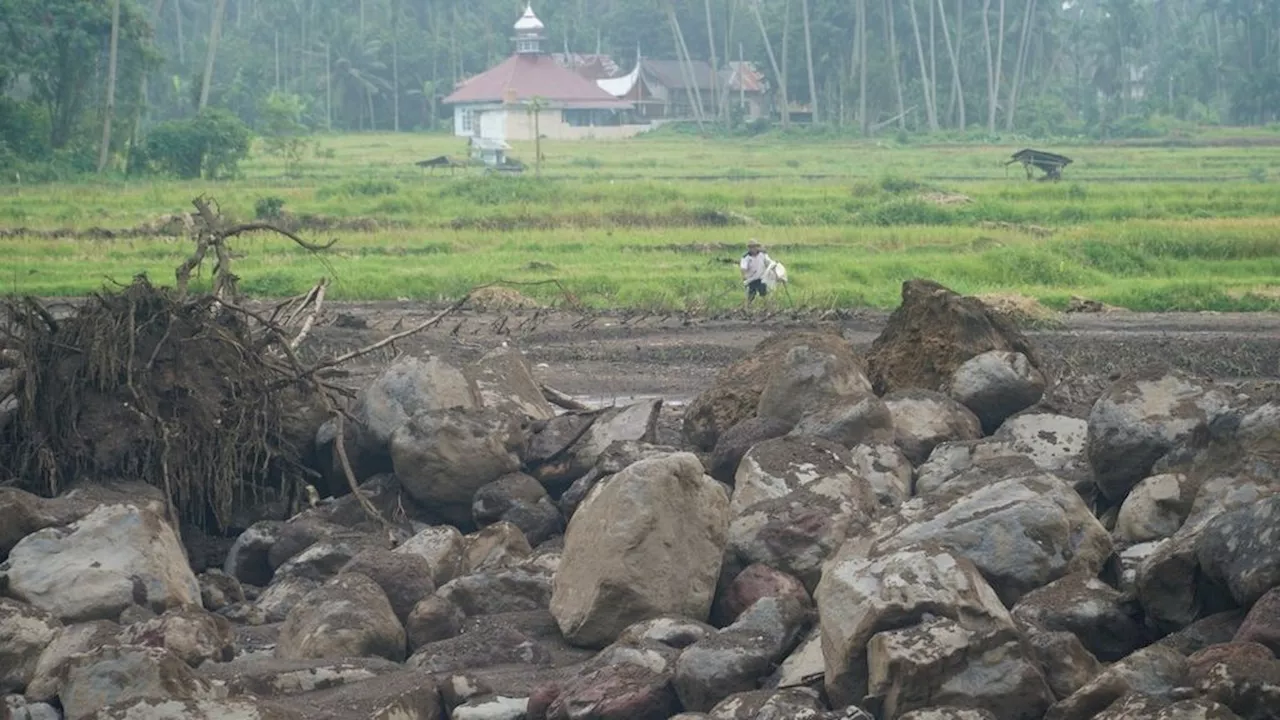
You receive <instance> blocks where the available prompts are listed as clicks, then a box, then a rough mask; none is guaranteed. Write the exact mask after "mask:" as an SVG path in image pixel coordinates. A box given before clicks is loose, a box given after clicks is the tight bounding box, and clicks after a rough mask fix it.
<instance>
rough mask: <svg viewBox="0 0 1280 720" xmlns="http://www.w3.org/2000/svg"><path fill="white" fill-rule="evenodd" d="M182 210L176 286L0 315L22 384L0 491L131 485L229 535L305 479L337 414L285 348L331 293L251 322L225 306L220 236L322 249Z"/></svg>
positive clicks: (0, 340)
mask: <svg viewBox="0 0 1280 720" xmlns="http://www.w3.org/2000/svg"><path fill="white" fill-rule="evenodd" d="M194 204H195V206H196V209H197V210H198V212H199V215H198V217H199V219H200V221H199V222H198V224H197V226H196V227H195V228H193V230H192V240H193V242H194V243H195V245H196V248H195V254H194V255H193V256H192V258H191V259H189V260H188V261H186V262H184V263H183V264H182V265H181V266H180V267H179V268H178V269H177V272H176V276H177V281H178V287H177V288H176V289H169V288H162V287H157V286H155V285H153V284H152V283H151V282H150V281H148V280H147V279H146V278H145V277H142V276H139V277H137V278H135V279H134V281H133V283H132V284H131V285H128V286H125V287H123V288H122V289H120V290H118V291H114V290H113V291H104V292H100V293H96V294H94V295H92V296H90V297H89V298H88V299H87V300H86V301H85V302H84V303H82V304H80V305H79V306H78V307H77V308H76V309H75V311H74V312H73V313H72V314H71V315H70V316H69V317H63V318H56V317H55V316H54V315H53V313H51V312H50V311H49V310H48V309H46V308H45V307H44V306H43V305H42V304H40V303H39V302H38V301H37V300H35V299H34V298H18V299H10V300H8V301H6V302H5V304H4V306H3V308H0V313H2V316H0V320H3V324H0V347H2V348H3V350H4V358H5V360H6V363H7V364H8V365H10V366H13V367H10V368H9V372H10V373H13V372H14V370H16V377H17V378H18V382H16V383H11V384H12V385H14V386H15V387H14V388H12V389H11V391H12V392H13V393H14V395H13V397H14V398H15V399H16V406H17V407H16V409H14V408H12V407H11V409H10V412H11V413H12V414H11V415H10V420H9V422H0V485H16V486H18V487H22V488H24V489H26V490H29V491H32V492H35V493H37V494H41V495H55V494H57V493H59V492H61V491H63V490H65V489H67V488H68V487H69V486H71V485H72V484H74V483H76V482H78V481H81V480H88V481H139V480H140V481H143V482H146V483H148V484H150V485H154V486H156V487H158V488H161V489H163V490H164V491H165V494H166V496H167V497H168V498H169V500H170V502H171V511H173V512H175V514H176V515H178V516H179V518H180V519H181V520H182V521H184V522H188V523H192V524H195V525H198V526H200V527H203V528H212V527H216V528H218V529H225V528H226V527H228V526H229V525H230V524H231V522H232V519H233V516H234V514H235V513H236V512H237V511H238V510H239V509H241V508H247V507H255V506H258V505H260V504H263V503H269V502H274V501H278V500H283V501H286V502H288V503H290V504H292V503H293V502H294V501H295V499H296V498H298V497H299V495H300V490H301V489H302V485H303V483H304V482H306V480H307V478H308V476H314V475H315V473H314V471H312V470H310V469H308V467H307V465H308V460H309V458H308V457H307V453H308V448H310V447H311V444H312V440H313V438H314V433H315V428H316V427H317V426H318V425H319V424H320V423H321V422H323V421H324V419H325V417H326V416H327V415H330V414H333V413H336V412H338V410H337V409H336V408H337V407H338V405H337V404H336V403H335V400H336V399H337V398H336V392H337V391H336V390H335V389H334V388H332V387H331V386H329V385H326V384H325V382H324V381H323V379H322V378H321V375H322V372H321V370H323V368H321V367H320V366H314V367H311V368H305V367H303V366H302V365H301V364H300V363H299V361H298V359H297V357H296V356H295V355H294V352H293V351H294V348H296V347H297V345H298V344H299V343H300V342H301V341H302V339H303V338H304V337H305V335H306V333H307V332H308V331H309V330H310V329H311V327H312V323H313V321H314V319H315V315H316V313H317V312H318V311H319V309H320V305H321V304H322V303H323V299H324V289H325V287H326V286H327V283H326V281H324V280H322V281H321V282H320V284H319V285H317V286H316V287H315V288H314V289H313V290H312V291H311V292H310V293H308V294H306V295H305V296H302V297H301V298H295V299H294V300H293V301H290V302H288V303H285V304H284V305H281V306H279V307H277V308H276V312H275V313H274V314H272V315H271V317H263V316H262V315H259V314H257V313H254V312H252V311H250V310H247V309H244V308H242V307H241V306H239V305H237V304H236V302H237V297H236V277H235V275H233V274H232V272H231V258H232V257H233V255H232V253H231V252H230V250H229V248H228V247H227V245H226V241H227V240H228V239H229V238H231V237H235V236H237V235H239V234H241V233H245V232H250V231H256V230H274V231H277V232H280V233H281V234H283V235H286V236H287V237H290V238H291V239H293V240H294V241H295V242H297V243H298V244H299V245H301V246H303V247H305V248H307V249H308V250H312V251H319V250H323V249H324V248H327V247H329V245H332V243H330V244H329V245H324V246H317V245H311V244H309V243H306V242H305V241H303V240H301V239H300V238H297V237H296V236H294V235H292V234H290V233H288V232H284V231H281V230H279V229H277V228H274V227H273V226H271V225H269V224H263V223H254V224H249V225H227V224H224V223H223V222H222V219H221V218H220V217H219V216H218V214H217V213H216V212H215V210H214V209H213V208H214V207H216V204H212V205H211V201H207V200H206V199H205V198H197V199H196V200H195V201H194ZM206 254H209V255H213V256H214V257H216V258H217V266H216V267H215V268H214V270H213V273H212V278H211V280H212V283H211V284H212V288H213V292H212V293H208V294H198V295H191V296H188V293H187V285H188V281H189V279H190V276H191V273H192V271H193V270H196V269H198V268H199V266H200V265H201V264H202V262H203V260H204V258H205V256H206ZM330 365H331V364H330ZM3 394H5V393H0V395H3ZM3 400H4V398H3V397H0V401H3ZM10 402H11V403H12V402H13V401H10ZM2 419H3V418H0V420H2Z"/></svg>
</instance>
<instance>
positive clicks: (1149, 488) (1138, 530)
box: [1115, 473, 1196, 544]
mask: <svg viewBox="0 0 1280 720" xmlns="http://www.w3.org/2000/svg"><path fill="white" fill-rule="evenodd" d="M1195 491H1196V488H1195V487H1193V485H1192V483H1191V481H1190V479H1189V478H1188V477H1187V476H1186V475H1184V474H1182V473H1165V474H1163V475H1152V476H1151V477H1149V478H1146V479H1145V480H1142V481H1141V482H1139V483H1138V484H1137V485H1135V486H1134V487H1133V490H1131V491H1130V492H1129V496H1128V497H1126V498H1125V500H1124V504H1123V505H1121V506H1120V514H1119V516H1117V518H1116V530H1115V535H1116V539H1117V540H1120V541H1121V542H1124V543H1126V544H1133V543H1143V542H1150V541H1152V540H1162V539H1164V538H1167V537H1172V536H1173V534H1174V533H1176V532H1178V528H1180V527H1182V523H1183V522H1184V521H1186V519H1187V515H1188V514H1190V513H1191V504H1192V502H1194V501H1195Z"/></svg>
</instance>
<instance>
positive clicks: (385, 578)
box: [341, 548, 436, 623]
mask: <svg viewBox="0 0 1280 720" xmlns="http://www.w3.org/2000/svg"><path fill="white" fill-rule="evenodd" d="M341 572H342V573H344V574H345V573H360V574H361V575H364V576H366V577H368V578H369V579H370V580H372V581H374V582H375V583H377V584H378V587H380V588H382V592H383V593H384V594H385V595H386V596H387V601H388V602H390V603H391V610H392V612H394V613H395V614H396V617H397V618H398V619H399V620H400V622H402V623H403V622H404V621H405V620H406V619H408V617H409V612H410V611H411V610H413V607H414V606H415V605H417V604H418V602H419V601H420V600H422V599H423V598H424V597H426V596H428V595H430V594H431V593H433V592H435V590H436V585H435V582H434V581H433V580H432V579H431V577H432V572H431V563H429V562H427V560H426V558H423V557H422V556H421V555H414V554H412V553H397V552H392V551H391V550H385V549H383V548H370V549H368V550H365V551H363V552H361V553H360V554H359V555H356V556H355V557H353V558H351V561H350V562H348V563H347V564H346V565H343V566H342V570H341Z"/></svg>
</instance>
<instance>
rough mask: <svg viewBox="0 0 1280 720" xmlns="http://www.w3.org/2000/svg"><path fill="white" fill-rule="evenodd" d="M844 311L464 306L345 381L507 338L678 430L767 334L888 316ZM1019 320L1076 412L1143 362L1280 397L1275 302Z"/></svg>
mask: <svg viewBox="0 0 1280 720" xmlns="http://www.w3.org/2000/svg"><path fill="white" fill-rule="evenodd" d="M438 311H439V308H438V307H432V306H427V305H424V304H421V303H409V302H367V303H334V304H332V305H330V306H328V307H327V310H326V313H325V316H326V318H325V321H324V322H323V323H322V325H323V326H322V327H319V328H317V329H316V331H315V332H313V334H312V336H311V339H310V340H309V341H308V342H307V343H306V349H307V352H308V354H311V355H317V356H318V355H322V354H330V353H335V352H345V351H347V350H351V349H354V348H357V347H363V346H367V345H369V344H371V343H373V342H375V341H377V340H380V339H382V338H384V337H386V336H388V335H390V334H392V333H394V332H397V331H400V330H404V329H407V328H410V327H413V326H414V325H416V324H418V323H421V322H423V321H424V320H426V319H428V318H430V317H432V316H433V315H434V314H435V313H436V312H438ZM842 315H843V317H840V318H836V319H830V320H826V321H822V320H816V319H814V318H813V317H812V316H808V317H798V316H797V317H772V318H768V319H758V320H754V321H753V320H748V319H746V318H745V317H727V318H719V319H700V318H689V317H681V316H678V315H669V316H652V315H650V316H645V317H636V316H634V315H626V314H621V313H615V314H604V315H598V316H593V317H585V316H582V315H577V314H574V313H569V312H546V311H544V312H535V311H531V310H523V311H512V312H508V313H492V312H476V311H472V310H464V311H461V312H459V313H457V314H456V315H453V316H450V317H449V318H448V319H446V320H445V321H444V322H443V323H441V324H440V325H439V326H437V327H435V328H433V329H431V330H428V331H425V332H422V333H419V334H417V335H414V336H411V337H409V338H406V339H405V340H402V341H399V342H397V343H395V344H394V345H392V346H388V347H387V348H384V349H383V350H380V351H378V352H377V353H374V354H372V355H369V356H366V357H365V358H362V359H361V360H360V361H359V362H358V363H355V364H352V365H350V366H349V367H348V368H347V369H348V370H349V371H350V373H351V374H350V375H349V376H348V377H347V378H346V379H345V380H344V382H345V383H346V384H348V385H350V386H352V387H359V386H361V385H363V384H364V383H365V382H367V381H368V380H369V378H370V377H371V376H372V375H373V374H375V373H376V372H378V370H379V369H380V368H382V367H385V365H386V364H387V363H388V362H390V361H391V360H392V359H394V358H395V357H396V356H398V355H400V354H402V353H408V354H420V353H425V352H430V353H435V354H438V355H440V356H442V357H444V358H446V359H448V360H450V361H452V362H456V363H462V364H465V363H468V362H471V361H474V360H475V359H477V358H479V357H480V356H481V355H482V354H484V353H485V352H486V351H488V350H489V349H491V348H493V347H496V346H497V345H499V344H501V343H503V342H509V343H513V344H515V345H517V346H518V347H520V348H521V349H522V350H523V351H524V352H525V354H526V355H527V357H528V358H529V360H530V361H531V363H533V365H534V373H535V375H536V377H537V379H538V380H540V381H541V382H544V383H546V384H547V385H550V386H552V387H555V388H557V389H559V390H561V391H564V392H566V393H569V394H571V395H574V396H576V397H578V398H580V399H582V400H583V401H585V402H587V403H589V404H593V405H608V404H613V403H619V404H621V403H626V402H629V401H633V400H637V399H643V398H648V397H654V396H660V397H663V398H665V399H666V400H667V404H668V405H669V406H670V410H669V415H670V416H669V417H667V418H664V420H665V422H663V423H662V425H663V428H664V433H663V435H664V440H670V441H674V440H675V437H674V436H673V435H672V433H674V432H675V427H676V424H675V420H676V418H677V417H678V415H679V412H680V405H682V404H683V403H684V402H687V401H688V400H689V399H691V398H692V397H693V396H695V395H696V394H697V393H698V392H700V391H701V390H702V389H703V388H705V387H707V386H708V385H710V384H711V382H712V381H713V379H714V378H715V375H716V374H717V373H718V372H719V371H720V370H721V369H722V368H724V367H725V366H726V365H728V364H730V363H732V362H733V361H735V360H737V359H738V358H740V357H742V356H743V355H744V354H745V353H747V352H749V351H750V350H751V348H752V347H754V346H755V345H756V343H758V342H760V341H761V340H762V339H764V338H765V337H766V336H768V335H769V334H771V333H773V332H776V331H779V330H784V329H801V328H816V327H827V328H832V329H835V328H838V329H839V330H840V331H841V332H843V334H844V335H845V337H847V338H848V339H849V340H850V341H851V342H852V343H854V345H855V346H856V347H858V348H859V349H860V350H865V349H866V348H867V347H869V346H870V344H871V342H872V340H874V339H875V337H876V336H877V335H878V334H879V332H880V330H881V329H882V328H883V327H884V324H885V321H886V319H887V318H888V313H887V312H877V311H857V312H846V313H842ZM1025 332H1026V334H1027V336H1028V337H1029V338H1030V339H1031V340H1032V342H1033V343H1034V344H1035V345H1036V346H1037V348H1038V350H1039V352H1040V353H1041V356H1042V360H1043V361H1044V362H1045V364H1046V365H1047V366H1048V368H1047V369H1048V370H1049V374H1050V381H1051V383H1052V384H1053V385H1054V387H1053V389H1052V391H1051V393H1050V394H1049V396H1048V397H1047V398H1046V401H1045V404H1046V405H1047V406H1048V407H1050V408H1052V409H1054V410H1058V411H1061V412H1067V413H1070V414H1075V415H1081V416H1082V415H1083V414H1085V413H1087V412H1088V408H1089V406H1090V405H1091V404H1092V401H1093V399H1094V398H1096V396H1097V393H1098V392H1100V391H1101V389H1102V388H1103V387H1104V386H1105V385H1106V384H1107V382H1108V381H1109V379H1111V378H1114V377H1115V376H1117V375H1118V374H1119V373H1121V372H1124V371H1125V370H1128V369H1133V368H1136V367H1139V366H1143V365H1150V364H1159V365H1166V366H1172V367H1175V368H1178V369H1181V370H1184V371H1187V372H1189V373H1192V374H1194V375H1197V376H1202V377H1209V378H1213V379H1215V380H1218V381H1220V382H1224V383H1228V384H1230V385H1231V386H1234V387H1236V388H1238V391H1239V392H1242V393H1245V394H1248V395H1249V396H1250V398H1251V400H1252V401H1253V402H1255V403H1256V402H1261V401H1264V400H1267V399H1273V398H1280V314H1264V313H1236V314H1231V313H1130V312H1123V313H1114V314H1097V315H1085V314H1069V315H1063V316H1061V324H1060V327H1057V328H1055V329H1051V330H1045V329H1041V330H1027V331H1025Z"/></svg>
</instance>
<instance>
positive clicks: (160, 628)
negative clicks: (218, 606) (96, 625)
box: [119, 609, 236, 668]
mask: <svg viewBox="0 0 1280 720" xmlns="http://www.w3.org/2000/svg"><path fill="white" fill-rule="evenodd" d="M119 637H120V642H122V643H124V644H127V645H142V646H147V647H162V648H165V649H166V650H168V651H169V652H172V653H173V654H174V655H175V656H176V657H178V658H179V659H180V660H182V661H183V662H185V663H186V664H188V665H190V666H191V667H193V668H194V667H200V665H201V664H203V663H205V662H226V661H228V660H230V659H231V658H233V657H235V654H236V643H235V637H234V635H233V634H232V630H231V623H229V622H227V619H226V618H224V617H222V616H220V615H214V614H213V613H209V612H205V611H204V610H195V609H186V610H170V611H168V612H166V613H165V614H163V615H161V616H159V617H155V618H152V619H150V620H147V621H146V622H141V623H137V624H135V625H130V626H128V627H125V628H124V630H123V631H122V632H121V633H120V635H119Z"/></svg>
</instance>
